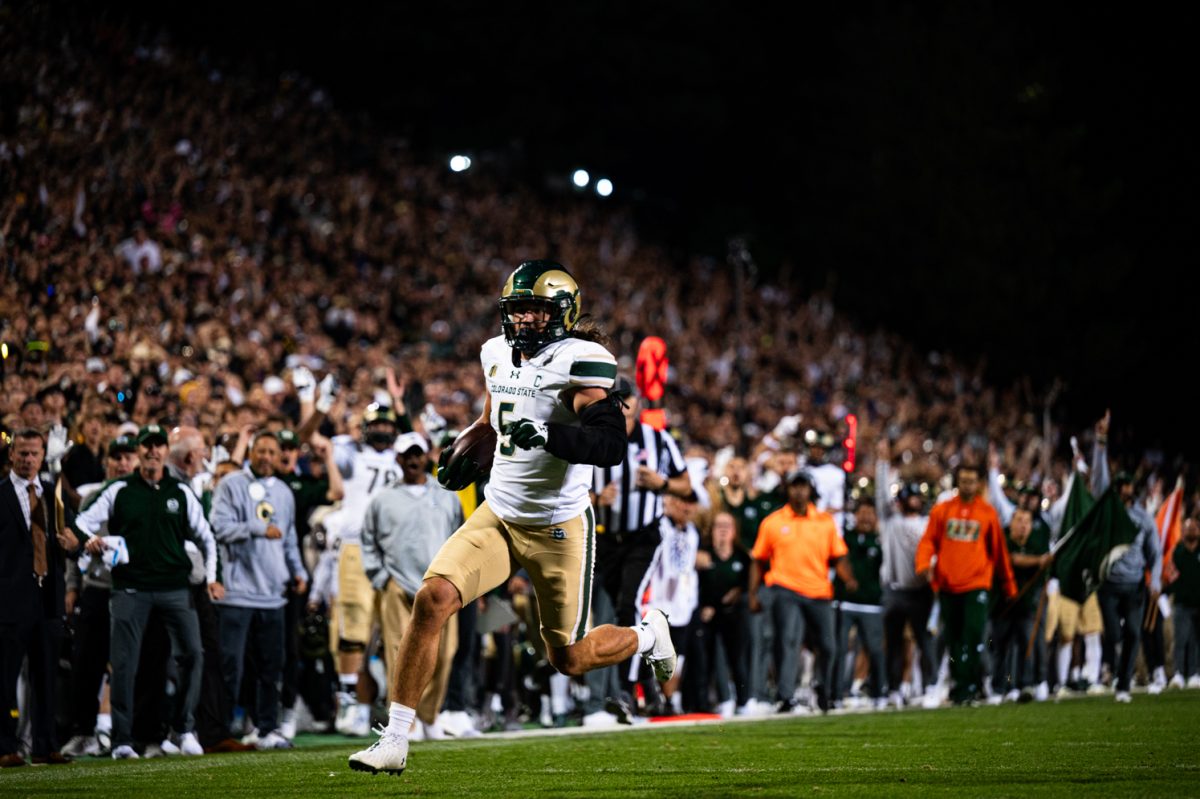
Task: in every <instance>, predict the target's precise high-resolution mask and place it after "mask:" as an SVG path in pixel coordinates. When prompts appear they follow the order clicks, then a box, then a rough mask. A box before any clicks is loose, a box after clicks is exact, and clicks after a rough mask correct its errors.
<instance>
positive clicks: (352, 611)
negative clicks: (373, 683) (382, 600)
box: [330, 542, 379, 649]
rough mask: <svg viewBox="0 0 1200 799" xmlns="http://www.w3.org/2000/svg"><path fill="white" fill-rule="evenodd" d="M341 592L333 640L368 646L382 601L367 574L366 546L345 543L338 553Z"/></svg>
mask: <svg viewBox="0 0 1200 799" xmlns="http://www.w3.org/2000/svg"><path fill="white" fill-rule="evenodd" d="M337 570H338V572H337V576H338V592H337V599H336V600H335V601H334V612H333V619H332V621H333V623H332V624H331V625H330V629H331V630H332V634H331V635H330V638H331V640H332V642H333V646H334V647H335V649H336V647H337V642H338V641H339V640H341V641H349V642H351V643H355V644H362V645H363V646H366V644H367V642H368V641H369V640H371V626H372V625H373V624H374V623H375V620H376V618H378V615H379V598H378V596H377V592H376V591H375V589H374V588H372V587H371V581H370V580H368V579H367V573H366V572H365V571H364V570H363V562H362V545H361V544H353V543H346V542H343V543H342V545H341V548H340V549H339V550H338V562H337Z"/></svg>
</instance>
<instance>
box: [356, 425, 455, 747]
mask: <svg viewBox="0 0 1200 799" xmlns="http://www.w3.org/2000/svg"><path fill="white" fill-rule="evenodd" d="M395 448H396V452H397V453H398V456H397V459H398V462H399V464H400V470H401V473H402V478H401V479H402V482H400V483H397V484H395V485H393V486H390V487H388V488H385V489H383V490H382V491H380V492H379V493H378V494H376V495H375V496H374V497H373V498H372V499H371V502H370V504H369V505H367V513H366V517H365V518H364V519H363V528H362V558H363V569H364V570H365V571H366V573H367V579H369V580H370V581H371V585H372V586H374V588H375V589H376V590H377V591H382V592H383V596H382V598H381V602H380V614H379V615H380V621H381V623H382V626H383V643H384V653H385V655H386V659H387V667H388V674H391V673H392V660H393V659H394V658H395V654H396V650H397V649H398V647H399V645H400V637H401V636H402V635H403V634H404V630H405V629H406V628H407V627H408V625H409V622H410V619H411V617H412V607H413V597H414V596H415V595H416V593H417V591H418V590H419V589H420V588H421V583H422V582H423V580H424V577H425V570H426V569H427V568H429V564H430V562H432V561H433V556H434V555H436V554H437V552H438V550H439V549H440V548H441V546H442V544H443V543H445V541H446V539H447V538H449V537H450V535H451V534H452V533H453V532H454V531H455V530H457V529H458V528H459V526H460V525H461V524H462V523H463V511H462V503H460V502H459V500H458V495H457V494H455V493H454V492H453V491H447V490H445V489H444V488H442V487H441V486H440V485H438V484H436V483H435V482H433V481H431V480H429V479H428V477H429V457H428V456H429V444H428V443H427V442H426V441H425V437H424V436H422V435H421V434H420V433H404V434H403V435H401V436H400V437H399V438H397V439H396V445H395ZM457 648H458V614H453V615H451V616H450V620H449V621H448V622H447V623H446V627H445V628H444V629H443V630H442V640H441V645H440V647H439V649H438V661H437V667H436V668H435V670H434V673H433V680H432V681H431V682H430V683H429V687H428V688H426V689H425V693H424V695H422V697H421V702H420V704H419V705H418V706H417V718H418V719H419V720H420V722H421V723H422V724H423V725H424V730H423V731H417V732H418V733H423V734H424V736H425V737H441V734H440V731H439V730H438V728H437V727H436V726H435V722H436V720H437V715H438V711H439V710H441V706H442V702H443V701H444V700H445V698H446V686H447V683H448V681H449V679H450V666H451V663H452V662H453V660H454V652H455V650H456V649H457Z"/></svg>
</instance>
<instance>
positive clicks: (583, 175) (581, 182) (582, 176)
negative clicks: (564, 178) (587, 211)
mask: <svg viewBox="0 0 1200 799" xmlns="http://www.w3.org/2000/svg"><path fill="white" fill-rule="evenodd" d="M591 179H592V176H591V175H589V174H588V173H587V170H586V169H576V170H575V172H574V173H573V174H572V175H571V182H572V183H574V184H575V185H576V186H578V187H579V188H581V189H582V188H583V187H584V186H586V185H587V184H588V181H590V180H591Z"/></svg>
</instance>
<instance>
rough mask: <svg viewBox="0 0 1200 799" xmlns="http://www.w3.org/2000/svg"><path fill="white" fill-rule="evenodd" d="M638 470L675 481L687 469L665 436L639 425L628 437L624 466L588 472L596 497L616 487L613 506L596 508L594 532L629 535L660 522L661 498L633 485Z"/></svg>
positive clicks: (607, 467)
mask: <svg viewBox="0 0 1200 799" xmlns="http://www.w3.org/2000/svg"><path fill="white" fill-rule="evenodd" d="M639 466H645V467H647V468H648V469H650V470H651V471H653V472H657V473H658V474H660V475H662V476H663V477H664V478H667V479H670V478H672V477H677V476H679V475H681V474H683V472H684V471H685V470H686V469H687V463H686V462H685V461H684V460H683V455H681V454H680V452H679V447H678V446H676V445H675V440H674V439H673V438H671V436H670V434H669V433H667V432H666V431H658V430H655V429H654V428H653V427H651V426H650V425H648V424H640V423H639V424H638V425H637V427H635V428H634V429H633V433H632V434H631V435H630V436H629V445H628V448H627V450H626V452H625V460H624V462H622V463H621V464H619V465H617V466H605V467H600V466H597V467H595V468H594V469H593V470H592V474H593V477H592V491H593V492H594V493H595V494H596V495H597V496H598V495H599V494H600V492H602V491H603V490H604V487H605V486H607V485H608V484H609V483H616V484H617V496H616V499H615V500H614V502H613V504H612V505H611V506H609V507H605V506H602V505H597V507H596V529H597V531H601V530H602V531H604V532H613V533H632V532H636V531H638V530H642V529H645V528H647V527H650V526H652V525H657V524H658V521H659V519H661V518H662V515H663V502H662V494H656V493H655V492H653V491H650V490H647V489H640V488H637V487H636V485H635V482H634V481H635V480H636V479H637V470H638V467H639Z"/></svg>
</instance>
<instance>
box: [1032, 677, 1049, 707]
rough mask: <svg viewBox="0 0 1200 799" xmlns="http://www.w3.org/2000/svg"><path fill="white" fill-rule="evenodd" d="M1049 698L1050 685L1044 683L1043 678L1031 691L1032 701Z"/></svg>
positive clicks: (1041, 700)
mask: <svg viewBox="0 0 1200 799" xmlns="http://www.w3.org/2000/svg"><path fill="white" fill-rule="evenodd" d="M1049 698H1050V686H1049V685H1047V684H1046V681H1045V680H1043V681H1042V682H1040V683H1038V684H1037V688H1035V689H1034V691H1033V701H1035V702H1045V701H1046V700H1047V699H1049Z"/></svg>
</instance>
